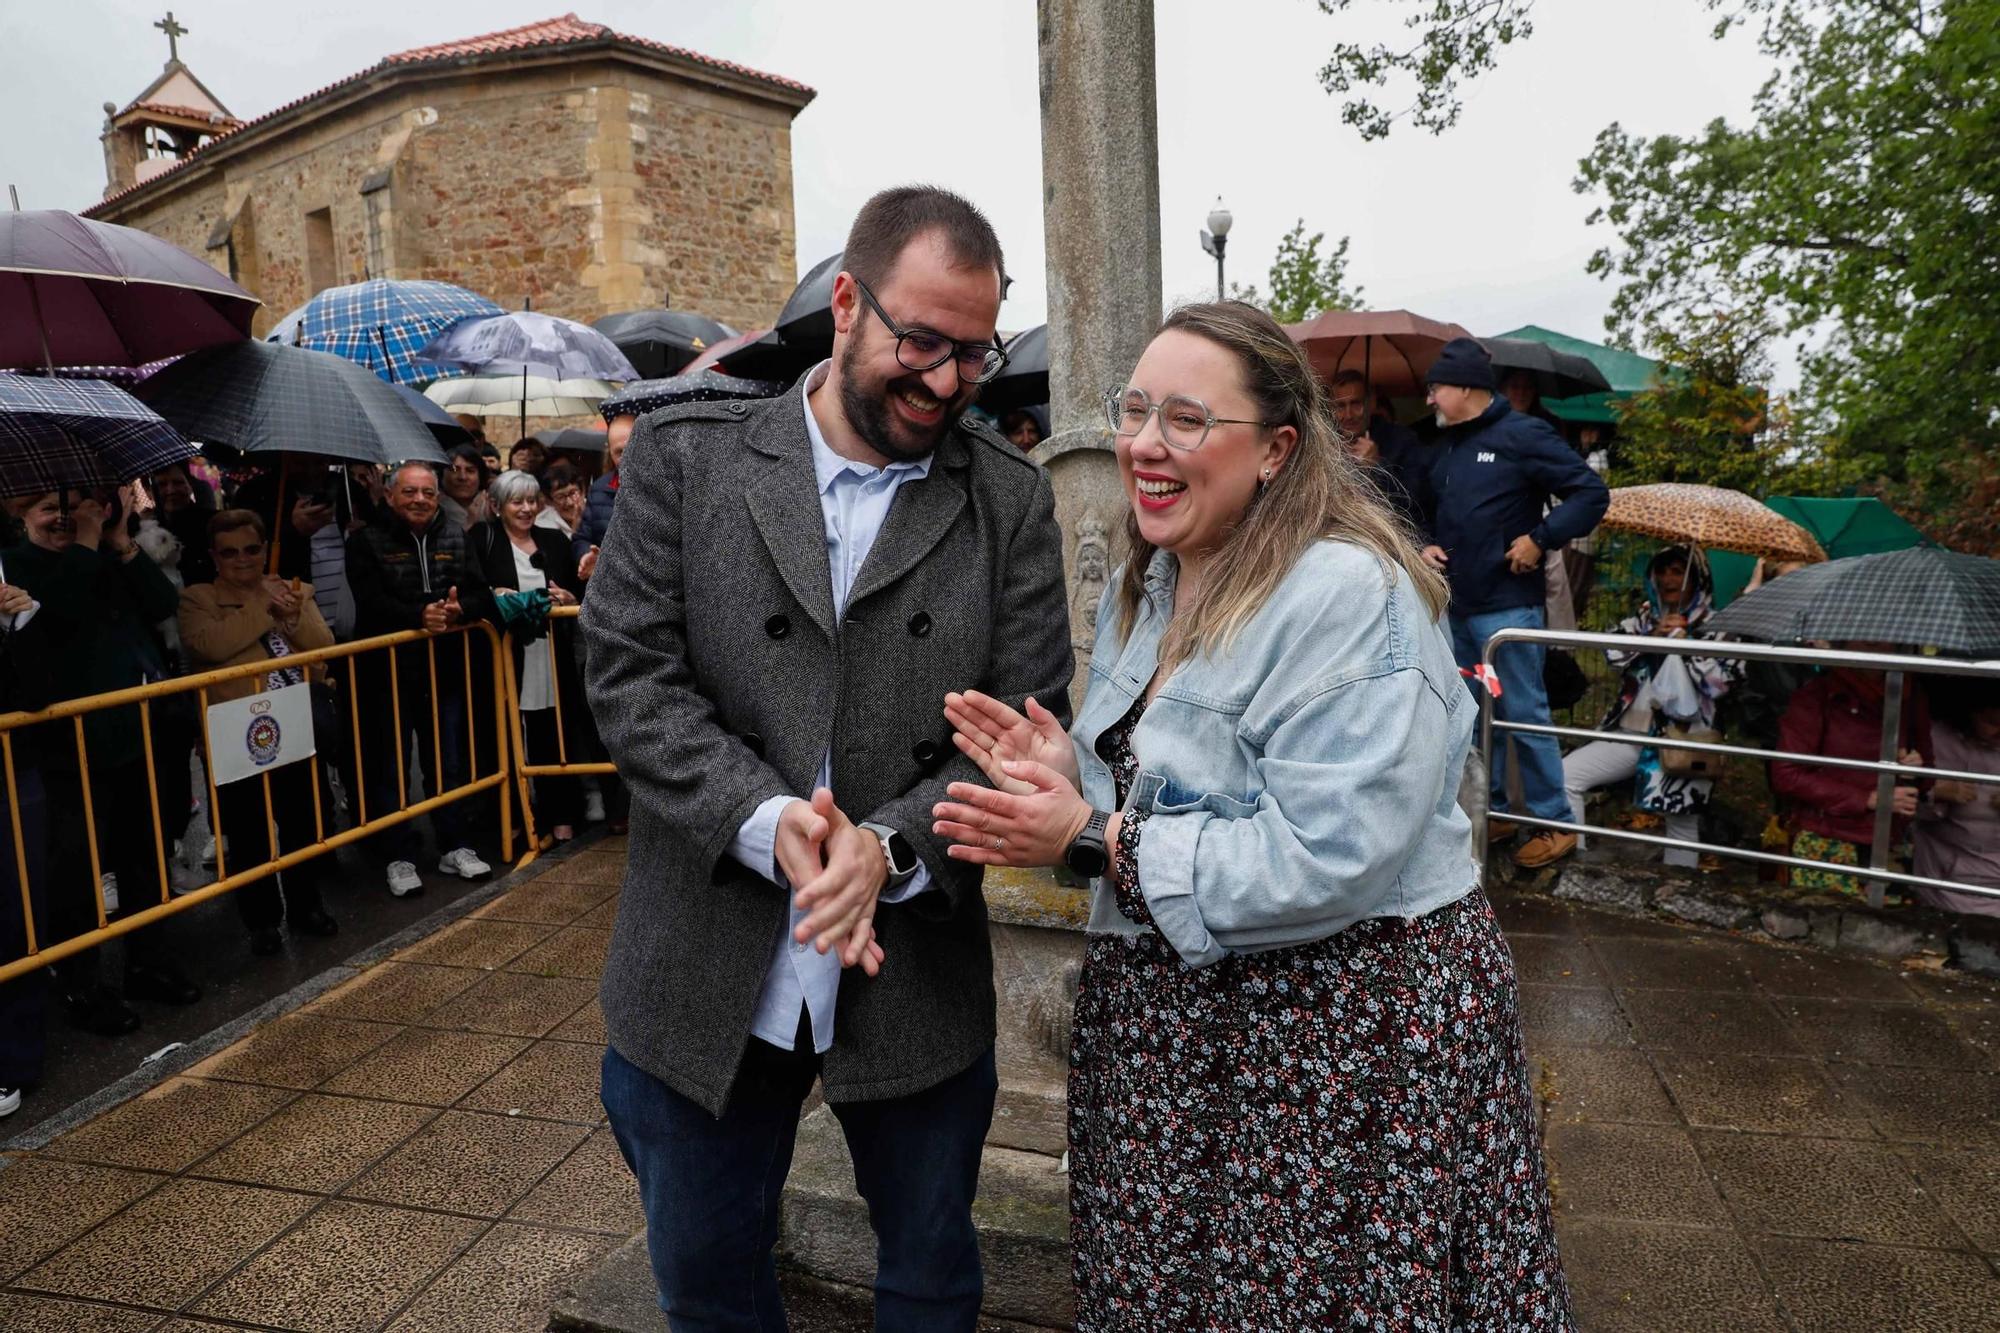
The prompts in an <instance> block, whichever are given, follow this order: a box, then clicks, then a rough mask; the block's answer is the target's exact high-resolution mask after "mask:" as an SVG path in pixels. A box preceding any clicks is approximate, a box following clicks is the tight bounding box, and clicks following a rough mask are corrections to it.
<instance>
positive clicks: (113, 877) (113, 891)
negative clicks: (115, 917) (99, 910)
mask: <svg viewBox="0 0 2000 1333" xmlns="http://www.w3.org/2000/svg"><path fill="white" fill-rule="evenodd" d="M97 883H98V887H100V888H102V889H103V890H104V915H106V916H110V915H111V914H112V913H114V912H116V911H117V910H118V872H117V871H115V870H107V871H105V872H104V874H103V875H102V876H101V877H99V879H98V881H97Z"/></svg>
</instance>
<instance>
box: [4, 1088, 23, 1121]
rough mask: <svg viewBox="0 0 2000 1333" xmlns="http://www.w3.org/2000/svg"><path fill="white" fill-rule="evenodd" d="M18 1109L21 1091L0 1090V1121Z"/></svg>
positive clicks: (19, 1107) (12, 1089)
mask: <svg viewBox="0 0 2000 1333" xmlns="http://www.w3.org/2000/svg"><path fill="white" fill-rule="evenodd" d="M20 1109H21V1090H20V1089H19V1088H0V1119H5V1118H6V1117H7V1116H10V1115H12V1114H14V1112H16V1111H18V1110H20Z"/></svg>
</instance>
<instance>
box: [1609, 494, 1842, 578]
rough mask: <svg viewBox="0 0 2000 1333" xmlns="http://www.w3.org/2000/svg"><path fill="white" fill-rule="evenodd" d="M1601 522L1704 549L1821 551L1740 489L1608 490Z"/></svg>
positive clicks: (1785, 553) (1765, 554) (1783, 556)
mask: <svg viewBox="0 0 2000 1333" xmlns="http://www.w3.org/2000/svg"><path fill="white" fill-rule="evenodd" d="M1603 526H1604V527H1607V528H1615V529H1617V530H1618V531H1620V532H1636V533H1638V534H1639V535H1641V536H1643V537H1658V538H1660V539H1661V540H1662V541H1670V542H1677V543H1679V544H1681V545H1684V546H1698V547H1701V548H1702V549H1703V550H1709V551H1736V552H1739V553H1741V554H1743V555H1753V556H1761V557H1762V558H1764V559H1766V560H1799V561H1804V562H1805V563H1806V564H1817V563H1818V562H1819V561H1822V560H1824V559H1826V552H1825V551H1824V550H1822V549H1821V548H1820V544H1819V543H1818V542H1817V541H1814V540H1813V535H1812V534H1811V533H1810V532H1807V531H1806V530H1805V529H1804V528H1802V527H1800V526H1799V525H1798V524H1796V523H1794V522H1792V520H1790V519H1788V518H1786V517H1785V516H1784V515H1783V514H1780V513H1779V512H1778V511H1777V510H1775V509H1772V508H1771V507H1769V506H1768V505H1765V504H1762V503H1760V502H1759V501H1757V500H1754V499H1752V498H1751V497H1750V496H1747V495H1745V494H1744V493H1743V492H1741V491H1728V490H1724V489H1722V488H1721V487H1720V486H1696V485H1693V484H1690V483H1688V482H1679V481H1664V482H1658V483H1656V484H1654V485H1651V486H1620V487H1618V488H1617V489H1615V490H1613V491H1612V492H1611V508H1610V509H1608V510H1606V511H1605V514H1604V522H1603Z"/></svg>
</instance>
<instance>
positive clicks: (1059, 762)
mask: <svg viewBox="0 0 2000 1333" xmlns="http://www.w3.org/2000/svg"><path fill="white" fill-rule="evenodd" d="M1107 415H1108V424H1109V426H1110V428H1111V430H1112V431H1113V433H1114V434H1115V436H1116V439H1117V454H1118V463H1119V470H1120V473H1121V474H1122V477H1123V480H1124V485H1125V492H1126V496H1127V499H1128V502H1129V504H1130V506H1131V508H1130V512H1129V515H1128V518H1127V522H1126V545H1127V550H1128V552H1129V559H1128V561H1127V563H1126V564H1125V566H1124V568H1123V570H1122V572H1121V573H1120V574H1119V575H1116V576H1114V578H1113V581H1112V585H1111V586H1110V587H1109V588H1108V589H1107V591H1106V594H1105V598H1104V602H1103V606H1102V608H1101V610H1100V612H1099V617H1098V625H1099V637H1098V640H1097V644H1096V648H1095V652H1094V654H1093V656H1092V660H1091V663H1090V684H1089V690H1088V693H1087V695H1086V696H1085V699H1084V703H1083V706H1082V708H1081V709H1080V710H1079V712H1078V715H1077V720H1076V724H1075V726H1074V727H1073V728H1072V729H1071V731H1070V732H1069V734H1068V735H1065V734H1064V733H1063V732H1062V730H1061V729H1060V727H1059V726H1057V725H1056V722H1055V720H1054V718H1053V717H1052V716H1050V715H1049V714H1048V713H1047V712H1046V711H1044V710H1041V709H1039V708H1038V707H1036V706H1035V705H1033V704H1030V706H1029V716H1027V717H1022V716H1020V715H1019V714H1016V713H1015V712H1014V711H1013V710H1011V709H1009V708H1007V707H1006V706H1005V705H1003V704H1001V703H999V702H998V701H996V700H993V699H990V698H987V697H986V696H984V695H981V694H976V693H967V694H963V695H958V694H954V695H950V696H948V697H947V699H946V714H947V716H948V717H949V718H950V720H951V722H952V723H953V725H954V727H955V728H956V733H957V735H956V739H957V744H958V746H959V748H960V750H962V751H963V752H964V753H966V754H967V755H968V756H970V757H971V758H972V759H973V760H974V761H975V762H977V763H978V764H979V765H980V767H981V769H982V771H983V772H985V773H986V775H987V776H988V778H989V779H990V780H991V781H992V783H993V784H994V785H993V788H987V787H984V786H980V785H977V784H971V783H955V784H953V785H952V787H951V788H950V793H949V794H950V799H949V800H947V801H945V802H942V803H940V804H939V805H938V806H937V808H936V812H935V813H936V818H937V821H938V822H937V826H936V827H937V830H938V832H939V833H940V834H942V835H944V836H947V837H949V838H951V839H952V840H953V841H954V842H955V843H956V844H957V845H956V846H954V847H953V848H952V851H951V854H952V855H953V856H954V857H957V858H960V859H963V860H967V861H972V862H976V863H979V864H983V865H1015V866H1046V865H1055V864H1067V865H1068V866H1069V867H1070V868H1071V869H1072V870H1073V871H1075V872H1076V873H1078V874H1079V875H1082V876H1084V877H1086V878H1089V879H1090V880H1091V881H1092V884H1093V888H1092V899H1091V913H1090V923H1089V932H1090V937H1089V944H1088V946H1087V952H1086V956H1085V962H1084V970H1083V978H1082V985H1081V990H1080V993H1079V995H1078V998H1077V1005H1076V1019H1075V1028H1074V1038H1073V1046H1072V1051H1071V1058H1070V1086H1069V1113H1070V1127H1069V1147H1070V1159H1069V1160H1070V1207H1071V1238H1072V1244H1073V1246H1074V1265H1075V1266H1074V1273H1075V1280H1076V1284H1077V1320H1076V1326H1077V1328H1078V1329H1080V1330H1104V1329H1136V1328H1147V1329H1155V1328H1159V1329H1164V1328H1200V1329H1219V1328H1231V1329H1260V1330H1261V1329H1274V1328H1390V1327H1393V1328H1424V1329H1440V1330H1442V1329H1446V1328H1452V1329H1502V1328H1505V1329H1509V1330H1517V1329H1568V1328H1570V1327H1571V1319H1570V1313H1569V1302H1568V1294H1567V1289H1566V1287H1565V1285H1564V1281H1563V1275H1562V1269H1561V1266H1560V1264H1559V1262H1558V1259H1557V1255H1556V1245H1555V1236H1554V1232H1553V1229H1552V1226H1551V1222H1550V1216H1549V1202H1548V1190H1547V1185H1546V1181H1545V1177H1544V1171H1543V1165H1542V1157H1541V1145H1540V1140H1539V1138H1538V1135H1537V1132H1536V1128H1535V1113H1534V1104H1533V1097H1532V1092H1531V1088H1530V1085H1529V1081H1528V1071H1527V1063H1526V1057H1525V1054H1524V1052H1523V1048H1522V1041H1521V1027H1520V1020H1519V1015H1518V1004H1519V999H1518V991H1517V987H1516V984H1515V977H1514V968H1513V962H1512V959H1511V957H1510V955H1509V953H1508V950H1507V945H1506V943H1505V941H1504V940H1503V939H1502V937H1501V934H1500V930H1499V927H1498V925H1497V924H1496V922H1495V921H1494V918H1493V913H1492V909H1491V908H1490V907H1489V906H1488V904H1487V901H1486V898H1485V895H1484V894H1483V893H1482V892H1481V891H1480V889H1479V888H1478V887H1477V884H1476V881H1475V875H1476V869H1475V867H1474V865H1473V863H1472V859H1471V855H1470V828H1469V825H1468V822H1467V820H1466V818H1465V816H1464V815H1463V814H1462V813H1461V812H1460V811H1459V809H1458V804H1457V794H1458V775H1459V772H1460V769H1461V767H1462V766H1463V764H1464V760H1465V756H1466V753H1467V750H1468V749H1469V747H1470V745H1471V738H1472V719H1473V715H1474V711H1475V710H1474V706H1473V703H1472V700H1471V697H1470V695H1468V694H1467V692H1466V690H1465V687H1464V685H1463V683H1462V682H1461V680H1460V677H1459V674H1458V670H1457V666H1456V664H1455V663H1454V662H1453V660H1452V656H1451V647H1450V644H1449V643H1448V642H1447V640H1446V637H1445V634H1444V631H1443V630H1442V629H1441V628H1440V627H1439V618H1440V616H1441V615H1442V614H1443V610H1444V605H1445V596H1446V593H1445V587H1444V582H1443V580H1442V578H1441V577H1440V576H1439V575H1438V574H1436V573H1435V572H1434V571H1432V570H1430V569H1429V568H1428V567H1427V566H1426V565H1425V564H1424V562H1423V560H1422V558H1421V557H1420V556H1419V554H1418V552H1417V549H1416V546H1415V544H1414V542H1413V540H1412V538H1411V535H1410V533H1409V532H1408V531H1407V530H1406V528H1405V527H1404V526H1403V525H1402V524H1401V523H1400V522H1399V521H1398V520H1397V519H1396V518H1394V517H1393V516H1392V515H1391V513H1390V511H1389V510H1388V508H1387V507H1386V506H1385V505H1384V504H1383V502H1382V501H1381V499H1380V497H1379V495H1378V494H1377V493H1376V492H1375V491H1374V489H1373V488H1372V487H1371V486H1370V485H1369V483H1368V482H1367V481H1366V480H1364V479H1363V478H1362V477H1361V476H1360V474H1359V473H1358V472H1357V470H1356V467H1355V465H1354V464H1353V463H1352V462H1351V461H1350V460H1349V459H1348V458H1347V457H1346V456H1345V454H1344V453H1343V451H1342V450H1341V448H1340V447H1339V444H1338V436H1337V434H1336V432H1335V429H1334V426H1333V421H1332V416H1331V413H1330V410H1329V408H1328V405H1327V399H1326V393H1325V390H1324V389H1323V388H1322V387H1321V385H1320V384H1319V382H1318V380H1317V379H1315V378H1314V376H1313V373H1312V370H1311V368H1310V367H1309V366H1308V365H1307V363H1306V361H1305V359H1304V358H1303V356H1302V355H1301V354H1300V352H1299V350H1298V348H1297V347H1296V346H1295V345H1294V344H1293V343H1292V341H1291V340H1290V339H1289V338H1288V337H1286V335H1285V333H1284V331H1283V330H1282V329H1281V328H1279V327H1278V325H1277V324H1276V323H1274V322H1273V321H1272V320H1271V319H1270V318H1269V317H1268V316H1267V315H1265V314H1264V313H1262V312H1261V311H1258V310H1256V309H1254V308H1253V307H1250V306H1247V305H1244V304H1241V303H1238V302H1228V303H1219V304H1213V305H1196V306H1189V307H1186V308H1184V309H1181V310H1179V311H1177V312H1175V313H1174V314H1173V315H1172V316H1170V317H1169V318H1168V319H1167V321H1166V323H1165V325H1164V326H1163V327H1162V329H1161V331H1160V333H1159V334H1158V335H1157V336H1156V337H1155V338H1154V339H1153V341H1152V343H1151V344H1150V345H1149V346H1148V347H1147V349H1146V352H1145V354H1144V355H1143V356H1142V357H1141V358H1140V361H1139V364H1138V366H1137V368H1136V369H1135V370H1134V372H1133V377H1132V383H1131V385H1130V387H1128V388H1126V389H1124V390H1122V391H1120V392H1118V393H1115V394H1112V395H1110V396H1109V398H1108V400H1107Z"/></svg>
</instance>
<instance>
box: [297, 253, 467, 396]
mask: <svg viewBox="0 0 2000 1333" xmlns="http://www.w3.org/2000/svg"><path fill="white" fill-rule="evenodd" d="M504 313H505V312H504V311H502V310H501V309H500V307H499V306H497V305H495V304H494V303H493V302H491V301H489V300H487V299H486V298H485V297H483V296H480V295H479V294H477V293H476V292H469V291H467V290H465V288H463V287H455V286H453V285H452V284H451V283H448V282H424V281H417V280H413V279H412V280H394V279H389V278H375V279H371V280H370V281H368V282H357V283H354V284H352V285H351V286H347V287H329V288H327V289H326V290H325V291H323V292H321V293H320V294H319V295H318V296H315V297H313V299H312V300H310V301H308V302H306V304H305V305H304V306H303V307H302V308H301V309H300V310H299V311H298V316H299V322H298V334H297V341H298V345H299V346H301V347H305V348H309V349H311V350H312V351H315V352H331V353H333V354H334V355H335V356H338V357H344V358H346V359H347V360H349V361H352V362H354V363H355V364H356V365H360V366H366V367H368V369H370V370H372V371H374V372H375V373H376V374H377V375H380V376H381V377H382V378H383V379H385V380H387V381H389V382H390V383H391V384H415V383H421V382H422V381H424V380H434V379H437V378H439V377H440V376H441V375H448V374H451V373H452V372H451V371H448V370H440V369H439V368H438V367H436V366H424V365H418V364H417V353H418V352H419V351H421V350H423V348H424V347H425V346H426V345H427V344H428V343H429V342H430V341H431V340H432V339H433V338H435V337H437V335H438V334H440V333H442V332H444V331H445V330H446V329H448V328H450V327H451V326H452V325H453V324H456V323H457V322H458V321H459V320H461V319H468V318H473V317H476V316H486V315H500V314H504ZM287 318H288V319H289V316H288V317H287ZM281 327H282V326H281ZM276 332H277V330H275V329H274V330H273V331H272V334H273V335H275V334H276Z"/></svg>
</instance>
